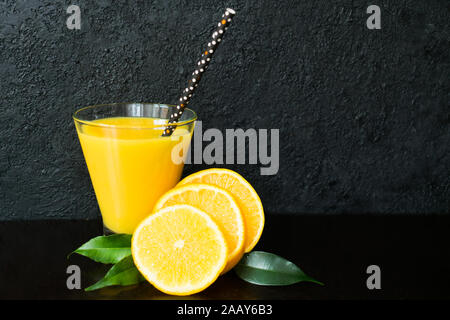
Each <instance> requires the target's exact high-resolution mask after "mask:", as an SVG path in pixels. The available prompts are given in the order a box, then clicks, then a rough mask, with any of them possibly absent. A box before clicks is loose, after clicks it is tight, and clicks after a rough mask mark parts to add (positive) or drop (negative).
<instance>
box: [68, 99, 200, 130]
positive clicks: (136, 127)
mask: <svg viewBox="0 0 450 320" xmlns="http://www.w3.org/2000/svg"><path fill="white" fill-rule="evenodd" d="M127 104H142V105H145V104H150V105H155V104H157V105H160V106H167V107H169V108H176V107H177V106H176V105H174V104H167V103H158V102H115V103H103V104H94V105H90V106H86V107H82V108H80V109H78V110H76V111H75V112H74V113H73V114H72V118H73V120H74V121H75V122H78V123H82V124H85V125H88V126H95V127H102V128H116V129H158V130H163V129H164V128H165V127H166V124H155V125H153V126H132V125H130V126H123V125H121V126H117V125H115V124H105V123H95V122H94V121H93V120H83V119H80V118H79V117H78V116H77V115H78V114H79V113H80V112H82V111H85V110H89V109H94V108H98V107H106V106H117V105H127ZM184 111H190V112H192V118H190V119H187V120H184V121H178V122H176V123H174V124H173V125H175V126H177V127H178V126H183V125H187V124H190V123H192V122H194V121H195V120H197V114H196V113H195V111H194V110H192V109H190V108H184ZM125 118H145V117H125ZM158 119H162V120H169V119H164V118H158Z"/></svg>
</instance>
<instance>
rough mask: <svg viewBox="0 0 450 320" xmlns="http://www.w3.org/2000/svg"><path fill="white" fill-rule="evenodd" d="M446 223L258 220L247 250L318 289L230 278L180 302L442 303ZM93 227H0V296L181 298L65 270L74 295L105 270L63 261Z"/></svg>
mask: <svg viewBox="0 0 450 320" xmlns="http://www.w3.org/2000/svg"><path fill="white" fill-rule="evenodd" d="M449 231H450V216H449V215H428V216H405V215H382V216H375V215H337V216H336V215H333V216H330V215H297V216H294V215H283V214H267V215H266V226H265V229H264V233H263V236H262V238H261V240H260V242H259V243H258V245H257V247H256V248H255V250H263V251H268V252H272V253H275V254H278V255H280V256H282V257H285V258H287V259H289V260H291V261H292V262H294V263H295V264H297V265H298V266H300V267H301V268H302V269H303V270H304V271H305V272H306V273H307V274H309V275H310V276H312V277H314V278H316V279H318V280H320V281H322V282H324V283H325V285H324V286H319V285H316V284H313V283H306V282H303V283H298V284H295V285H291V286H273V287H264V286H257V285H253V284H249V283H246V282H244V281H242V280H241V279H239V278H238V277H237V276H236V274H234V272H233V271H231V272H229V273H227V274H226V275H224V276H221V277H220V278H219V279H218V280H217V281H216V282H215V283H214V284H212V285H211V286H210V287H209V288H207V289H206V290H204V291H203V292H201V293H198V294H195V295H192V296H188V297H183V298H182V299H200V300H208V299H251V300H256V299H258V300H259V299H283V300H292V299H301V300H303V299H306V300H308V299H339V300H341V299H448V298H449V297H450V290H449V285H450V257H449V256H450V254H449V253H450V252H449V251H450V250H449V245H450V232H449ZM101 233H102V226H101V222H100V221H99V220H75V221H74V220H35V221H0V298H1V299H180V297H171V296H169V295H166V294H164V293H161V292H159V291H158V290H156V289H155V288H153V287H152V286H151V285H150V284H147V283H142V284H139V285H134V286H128V287H111V288H104V289H101V290H98V291H93V292H84V291H83V290H77V289H74V290H69V289H67V287H66V280H67V277H68V276H69V275H68V274H67V273H66V270H67V267H68V266H69V265H78V266H79V267H80V269H81V282H82V288H85V287H87V286H89V285H90V284H92V283H94V282H95V281H97V280H99V279H100V278H101V277H102V276H103V275H104V274H105V272H106V271H107V269H108V268H109V266H106V265H101V264H97V263H95V262H92V261H90V260H89V259H87V258H85V257H81V256H77V255H72V256H71V257H70V258H69V259H67V254H68V253H69V252H71V251H73V250H74V249H76V248H77V247H78V246H80V245H81V244H82V243H84V242H85V241H87V240H89V239H90V238H92V237H94V236H97V235H100V234H101ZM370 265H378V266H379V267H380V269H381V289H379V290H376V289H374V290H369V289H368V288H367V286H366V280H367V278H368V277H369V275H368V274H367V273H366V269H367V267H368V266H370Z"/></svg>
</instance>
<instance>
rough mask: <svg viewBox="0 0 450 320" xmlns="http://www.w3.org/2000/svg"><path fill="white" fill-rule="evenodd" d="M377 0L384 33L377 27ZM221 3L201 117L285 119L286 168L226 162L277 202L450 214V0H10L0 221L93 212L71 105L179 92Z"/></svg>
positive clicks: (272, 209) (234, 123)
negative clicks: (76, 22) (222, 25)
mask: <svg viewBox="0 0 450 320" xmlns="http://www.w3.org/2000/svg"><path fill="white" fill-rule="evenodd" d="M70 4H77V5H79V6H80V7H81V15H82V26H81V30H79V31H75V30H68V29H67V28H66V23H65V22H66V18H67V17H68V14H66V12H65V10H66V8H67V6H69V5H70ZM370 4H377V5H379V6H380V7H381V15H382V22H381V23H382V25H381V26H382V29H381V30H368V29H367V27H366V19H367V17H368V14H366V8H367V6H368V5H370ZM226 7H232V8H234V9H236V11H237V15H236V17H235V19H234V22H233V24H232V27H231V28H230V29H229V30H228V33H227V34H226V35H225V37H224V42H223V44H222V46H221V47H220V48H219V50H218V52H217V54H216V56H215V57H214V61H212V63H211V65H210V68H209V70H208V72H207V73H206V74H205V76H204V79H203V81H202V84H201V85H200V86H199V88H198V90H197V92H196V94H195V96H194V97H193V99H192V102H191V105H190V106H191V107H193V108H194V109H195V110H196V111H197V112H198V114H199V119H201V120H202V121H203V127H204V128H205V129H206V128H210V127H215V128H220V129H225V128H237V127H239V128H243V129H247V128H256V129H258V128H279V129H280V137H281V138H280V169H279V172H278V174H277V175H274V176H261V175H260V174H259V173H260V166H259V165H234V166H228V167H229V168H232V169H235V170H237V171H239V172H240V173H242V174H243V175H244V176H245V177H247V178H248V180H249V181H250V182H251V183H252V184H253V185H254V187H255V189H256V190H257V191H258V192H259V194H260V196H261V198H262V201H263V204H264V206H265V208H266V211H267V212H269V213H281V212H283V213H330V214H331V213H368V214H376V213H404V214H406V213H417V214H419V213H448V212H449V208H450V203H449V199H450V192H449V185H450V180H449V173H450V155H449V144H450V130H449V122H450V108H449V93H450V90H449V89H450V84H449V74H450V66H449V64H450V51H449V48H450V32H449V30H450V26H449V24H450V19H449V16H450V3H449V2H448V1H447V0H441V1H437V0H436V1H435V0H432V1H419V0H406V1H401V2H400V1H394V0H392V1H387V0H377V1H359V0H353V1H350V0H346V1H326V0H317V1H309V0H308V1H296V0H281V1H271V0H270V1H269V0H262V1H237V0H230V1H219V0H199V1H186V0H171V1H167V0H160V1H156V0H152V1H137V0H136V1H123V0H122V1H112V0H98V1H87V0H73V1H72V0H71V1H49V0H42V1H37V0H26V1H25V0H14V1H13V0H7V1H2V2H1V3H0V74H1V85H0V96H1V102H0V112H1V113H0V218H3V219H10V218H49V217H57V218H59V217H68V218H74V217H80V218H92V217H95V216H96V215H97V214H98V208H97V205H96V201H95V196H94V193H93V189H92V186H91V184H90V180H89V176H88V172H87V169H86V166H85V163H84V159H83V156H82V153H81V149H80V146H79V143H78V141H77V137H76V132H75V128H74V125H73V123H72V118H71V115H72V113H73V112H74V111H75V110H76V109H77V108H78V107H80V106H86V105H91V104H99V103H108V102H120V101H151V102H166V103H174V102H175V101H176V99H177V98H178V95H179V94H180V90H181V89H182V88H183V87H184V86H185V83H186V81H187V79H188V77H189V75H190V73H191V72H192V68H193V66H194V64H195V62H196V59H197V58H198V57H199V53H200V50H201V48H202V47H203V46H204V43H205V41H206V40H207V39H208V38H209V36H210V33H211V30H212V29H213V28H214V26H215V23H216V21H217V20H218V19H219V18H220V15H221V14H222V10H223V9H224V8H226ZM206 167H207V166H206V165H188V166H186V168H185V172H184V174H189V173H191V172H194V171H197V170H200V169H203V168H206Z"/></svg>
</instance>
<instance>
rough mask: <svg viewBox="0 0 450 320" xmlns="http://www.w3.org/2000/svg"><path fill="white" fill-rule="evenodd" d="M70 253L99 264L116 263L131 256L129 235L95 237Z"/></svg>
mask: <svg viewBox="0 0 450 320" xmlns="http://www.w3.org/2000/svg"><path fill="white" fill-rule="evenodd" d="M72 253H78V254H81V255H83V256H85V257H88V258H90V259H92V260H94V261H96V262H100V263H117V262H119V261H120V260H122V259H123V258H124V257H127V256H129V255H131V235H129V234H113V235H110V236H100V237H95V238H93V239H91V240H89V241H88V242H86V243H85V244H83V245H82V246H81V247H79V248H78V249H77V250H75V251H74V252H72ZM69 256H70V255H69Z"/></svg>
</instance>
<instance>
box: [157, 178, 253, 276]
mask: <svg viewBox="0 0 450 320" xmlns="http://www.w3.org/2000/svg"><path fill="white" fill-rule="evenodd" d="M176 204H188V205H191V206H194V207H196V208H198V209H200V210H202V211H204V212H206V213H207V214H209V215H210V216H211V217H212V218H213V220H214V221H215V222H216V223H217V225H218V226H219V227H220V229H221V230H222V232H223V235H224V237H225V240H226V242H227V246H228V263H227V266H226V267H225V269H224V270H223V273H225V272H227V271H228V270H230V269H231V268H233V267H234V266H235V265H236V264H237V263H238V262H239V260H240V259H241V258H242V256H243V254H244V243H245V227H244V219H243V217H242V214H241V210H240V209H239V206H238V205H237V203H236V201H235V200H234V198H233V196H232V195H231V194H230V193H229V192H228V191H226V190H224V189H222V188H219V187H216V186H213V185H208V184H188V185H185V186H182V187H179V188H175V189H172V190H170V191H168V192H167V193H165V194H164V195H163V196H162V197H161V198H159V200H158V201H157V202H156V204H155V207H154V209H153V210H159V209H161V208H164V207H167V206H172V205H176Z"/></svg>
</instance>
